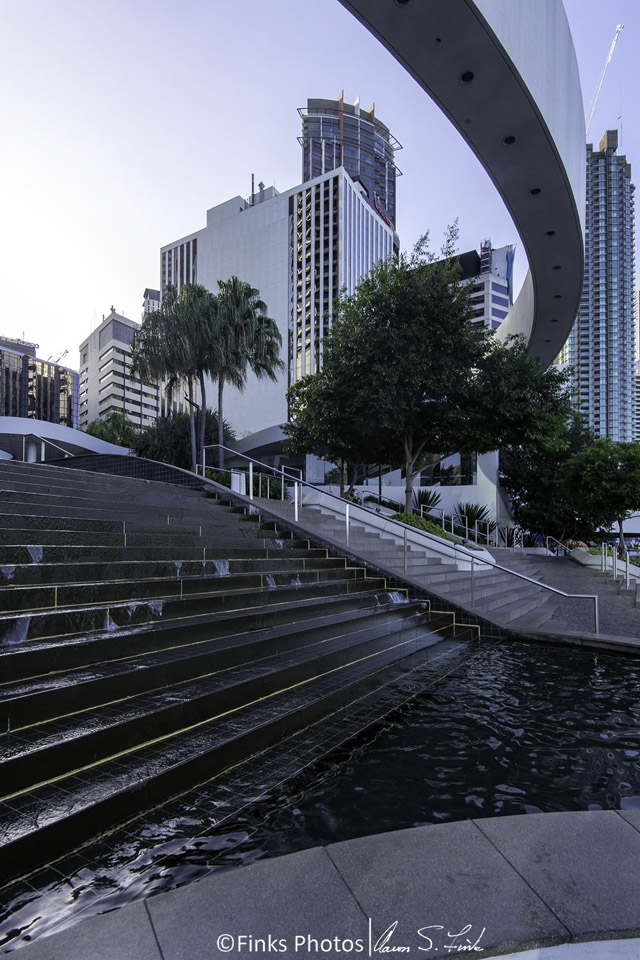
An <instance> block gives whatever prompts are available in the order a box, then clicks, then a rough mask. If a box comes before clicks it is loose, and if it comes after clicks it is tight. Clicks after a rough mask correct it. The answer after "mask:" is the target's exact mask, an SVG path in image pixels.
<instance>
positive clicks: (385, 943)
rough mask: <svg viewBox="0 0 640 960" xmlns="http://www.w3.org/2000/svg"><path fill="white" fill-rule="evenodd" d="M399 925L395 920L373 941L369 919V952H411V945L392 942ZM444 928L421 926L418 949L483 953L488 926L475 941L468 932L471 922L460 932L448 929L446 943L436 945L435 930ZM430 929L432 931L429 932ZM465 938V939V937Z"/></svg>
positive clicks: (439, 925) (427, 951) (433, 925)
mask: <svg viewBox="0 0 640 960" xmlns="http://www.w3.org/2000/svg"><path fill="white" fill-rule="evenodd" d="M397 927H398V921H397V920H394V921H393V923H392V924H390V925H389V926H388V927H387V929H386V930H385V931H384V933H382V934H381V935H380V936H379V937H378V939H377V940H376V941H375V942H374V941H373V928H372V923H371V920H369V954H370V956H372V955H373V954H375V953H383V954H387V953H411V947H409V946H401V945H399V944H394V943H392V942H391V941H392V939H393V936H394V934H395V932H396V929H397ZM438 930H444V927H443V925H442V924H439V923H432V924H430V925H429V926H426V927H420V928H419V930H417V934H418V936H419V937H420V945H419V946H418V950H420V951H422V952H423V953H431V952H436V951H438V950H442V951H443V952H444V951H446V952H447V953H481V952H482V951H483V949H484V948H483V947H481V946H480V941H481V940H482V937H483V936H484V934H485V930H486V927H483V928H482V930H481V931H480V934H479V935H478V936H477V937H476V939H475V941H473V942H472V940H471V938H470V937H469V936H468V934H469V933H470V932H471V924H470V923H467V924H465V926H464V927H463V928H462V930H460V931H459V932H458V933H453V932H451V931H447V933H446V934H444V935H443V936H444V938H445V939H446V941H447V942H446V943H442V944H441V945H440V947H437V946H435V943H434V939H435V937H436V933H435V931H438ZM427 931H430V933H427ZM463 938H464V939H463Z"/></svg>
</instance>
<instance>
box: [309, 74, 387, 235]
mask: <svg viewBox="0 0 640 960" xmlns="http://www.w3.org/2000/svg"><path fill="white" fill-rule="evenodd" d="M298 112H299V114H300V116H301V118H302V136H301V137H299V143H300V145H301V147H302V179H303V181H307V180H314V179H315V178H316V177H319V176H322V174H324V173H329V172H330V171H331V170H337V169H338V167H344V168H345V170H346V171H347V173H348V174H349V176H350V177H351V179H352V180H353V181H354V182H355V183H359V184H361V186H362V189H363V194H364V197H365V198H366V200H367V202H368V203H369V205H370V206H371V207H372V208H373V209H374V210H375V211H376V213H378V214H379V215H380V216H381V217H382V218H383V219H384V220H385V221H386V222H387V223H388V224H389V226H390V227H393V229H394V230H395V226H396V177H397V176H398V175H399V174H400V170H398V168H397V166H396V163H395V152H396V150H401V149H402V147H401V145H400V143H399V142H398V141H397V140H396V139H395V137H393V136H392V134H391V133H390V131H389V128H388V127H387V126H385V124H384V123H381V122H380V120H378V118H377V117H376V115H375V104H372V105H371V107H370V108H369V109H368V110H362V109H361V108H360V98H359V97H358V98H357V99H356V102H355V103H354V104H351V103H345V102H344V96H343V94H342V93H341V94H340V96H339V97H338V99H337V100H307V106H306V108H305V107H300V108H299V110H298Z"/></svg>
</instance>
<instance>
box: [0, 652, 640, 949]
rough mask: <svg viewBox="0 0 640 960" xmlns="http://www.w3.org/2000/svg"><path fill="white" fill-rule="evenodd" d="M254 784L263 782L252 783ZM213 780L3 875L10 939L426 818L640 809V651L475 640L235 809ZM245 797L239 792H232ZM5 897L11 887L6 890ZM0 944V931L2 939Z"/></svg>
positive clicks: (4, 929) (3, 918) (0, 922)
mask: <svg viewBox="0 0 640 960" xmlns="http://www.w3.org/2000/svg"><path fill="white" fill-rule="evenodd" d="M244 788H245V790H246V795H247V798H248V799H250V798H251V796H252V791H253V794H255V793H256V790H255V784H254V783H251V782H247V783H246V784H245V785H244ZM227 805H228V809H229V810H231V803H230V798H229V800H228V799H227V798H226V797H225V792H224V790H222V789H221V788H220V787H219V786H217V787H216V786H215V784H214V783H212V784H209V785H205V786H202V787H199V788H196V789H195V790H191V791H189V793H188V794H185V796H184V797H182V798H178V799H176V800H172V801H170V802H169V803H168V804H166V805H164V806H163V807H158V808H156V809H154V810H152V811H149V812H148V814H146V815H145V816H144V817H142V818H140V819H139V820H138V821H136V822H134V823H130V824H128V825H127V827H125V828H124V829H123V830H120V831H116V832H114V833H113V834H111V835H109V836H106V837H103V838H101V839H100V840H99V841H98V842H97V843H95V844H93V845H91V846H89V847H86V848H83V849H82V850H80V851H79V853H78V854H76V855H74V857H72V858H67V859H66V860H64V861H59V862H58V863H57V864H54V866H53V868H49V870H48V871H47V872H46V873H43V874H42V875H41V877H40V878H39V879H38V877H36V876H34V877H32V878H31V879H30V881H29V882H28V883H27V884H24V885H23V886H22V887H21V888H20V889H14V890H13V891H7V895H6V896H5V898H4V901H2V902H3V904H4V907H3V910H2V914H1V915H0V945H2V944H3V943H5V944H6V947H5V949H10V948H11V947H12V946H17V945H18V943H19V942H24V939H28V938H32V937H35V936H38V935H40V934H41V933H42V932H44V931H45V930H50V929H52V927H53V926H56V925H57V924H58V923H59V921H60V919H61V918H67V919H69V920H71V919H73V918H74V917H75V916H77V914H78V912H79V911H85V913H84V915H85V916H86V915H90V914H91V913H92V912H101V911H102V910H105V909H110V908H112V907H114V906H119V905H121V904H123V903H126V902H129V901H131V900H135V899H138V898H140V897H143V896H149V895H151V894H152V893H155V892H159V891H160V890H166V889H169V888H170V887H172V886H176V885H178V884H181V883H185V882H187V881H188V880H191V879H195V878H196V877H198V876H201V875H203V874H204V873H206V872H208V871H209V870H211V869H212V868H214V869H215V868H217V867H222V868H224V867H229V866H233V865H235V864H239V863H248V862H251V861H252V860H255V859H258V858H260V857H264V856H273V855H278V854H283V853H290V852H292V851H295V850H300V849H303V848H305V847H313V846H317V845H319V844H327V843H332V842H335V841H339V840H346V839H350V838H353V837H357V836H362V835H364V834H368V833H379V832H382V831H386V830H396V829H400V828H403V827H411V826H416V825H420V824H427V823H442V822H445V821H453V820H464V819H467V818H471V817H491V816H499V815H509V814H523V813H540V812H549V811H556V810H599V809H640V660H637V659H635V658H632V657H624V656H616V655H614V656H612V655H608V654H594V653H591V652H586V651H581V650H577V649H576V650H574V649H569V648H560V647H551V646H542V645H537V644H527V643H509V642H505V643H489V642H486V643H478V644H476V645H473V646H470V647H469V655H468V656H467V657H466V658H465V660H464V662H462V663H461V664H460V666H459V667H458V668H457V669H456V670H455V671H454V673H453V674H451V675H450V676H448V677H446V678H445V679H444V680H442V681H441V682H439V683H437V684H435V685H434V686H432V687H429V688H427V689H425V691H424V692H423V693H422V694H420V695H419V696H417V697H416V698H414V699H413V700H412V701H410V702H409V703H408V704H406V705H405V707H404V708H402V710H401V711H399V712H398V713H397V714H395V715H394V716H393V717H392V719H391V720H389V721H387V722H386V723H384V724H383V725H382V724H379V725H378V727H377V728H375V729H374V730H372V731H370V732H369V733H368V734H366V735H363V736H361V737H360V738H359V739H357V740H355V741H351V743H350V744H349V745H346V746H343V747H341V748H339V749H338V750H336V751H334V752H333V753H332V754H331V755H330V757H327V758H325V759H324V760H321V761H319V762H318V763H317V764H316V765H315V766H314V767H313V768H311V769H309V770H307V771H305V772H303V773H302V774H300V775H298V776H297V777H295V779H293V780H290V781H288V782H286V783H284V784H283V785H281V786H280V787H279V788H277V789H275V790H271V791H269V792H268V793H267V794H266V795H265V796H263V797H262V798H261V799H259V800H258V801H257V802H255V803H252V804H250V805H248V806H247V807H246V808H245V809H244V811H243V812H242V813H241V814H237V813H234V815H233V816H231V817H226V815H225V809H226V808H227ZM234 810H235V808H234ZM0 899H1V894H0ZM0 949H1V946H0Z"/></svg>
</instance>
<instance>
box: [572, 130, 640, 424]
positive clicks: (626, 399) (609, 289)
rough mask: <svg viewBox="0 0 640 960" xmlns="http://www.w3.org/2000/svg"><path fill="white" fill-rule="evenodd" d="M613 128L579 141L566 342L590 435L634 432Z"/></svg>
mask: <svg viewBox="0 0 640 960" xmlns="http://www.w3.org/2000/svg"><path fill="white" fill-rule="evenodd" d="M617 149H618V131H617V130H607V132H606V133H605V135H604V137H603V138H602V140H601V141H600V149H599V150H597V151H596V150H594V149H593V144H591V143H588V144H587V208H586V220H585V270H584V285H583V288H582V300H581V302H580V312H579V314H578V318H577V320H576V322H575V324H574V326H573V329H572V331H571V334H570V337H569V342H568V351H567V353H568V361H569V363H570V365H571V366H572V367H573V370H574V379H573V395H574V401H575V405H576V407H577V409H578V410H579V412H580V413H582V414H583V415H584V416H585V417H586V419H587V422H588V424H589V426H590V427H591V429H592V430H593V432H594V433H595V434H596V436H597V437H610V438H611V439H612V440H617V441H620V442H623V443H627V442H629V441H631V440H632V439H633V435H634V406H635V404H634V392H635V378H634V353H635V341H636V332H635V328H634V316H633V315H634V303H633V297H634V233H633V223H634V199H633V194H634V190H635V187H634V185H633V184H632V183H631V165H630V164H629V163H627V158H626V157H625V156H618V154H617V152H616V151H617Z"/></svg>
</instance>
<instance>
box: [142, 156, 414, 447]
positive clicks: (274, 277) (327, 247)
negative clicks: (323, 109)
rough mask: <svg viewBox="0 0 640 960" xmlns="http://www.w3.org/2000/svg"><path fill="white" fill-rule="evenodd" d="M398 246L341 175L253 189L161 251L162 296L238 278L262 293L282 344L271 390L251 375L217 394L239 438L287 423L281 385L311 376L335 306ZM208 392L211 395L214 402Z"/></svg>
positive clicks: (360, 190)
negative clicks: (280, 366) (239, 386)
mask: <svg viewBox="0 0 640 960" xmlns="http://www.w3.org/2000/svg"><path fill="white" fill-rule="evenodd" d="M397 245H398V240H397V237H396V235H395V233H394V231H393V228H392V227H391V226H390V225H389V223H388V222H386V221H385V219H384V218H383V217H382V216H380V215H379V214H378V213H377V211H376V210H375V209H374V208H373V207H372V206H371V204H370V203H369V202H368V199H367V194H366V190H365V188H364V186H363V185H362V184H361V183H359V182H358V181H355V180H353V179H352V178H351V176H350V175H349V174H348V173H347V172H346V170H345V169H344V168H343V167H339V168H337V169H335V170H331V171H329V172H327V173H325V174H323V175H322V176H318V177H315V178H314V179H313V180H309V181H308V182H306V183H303V184H301V185H300V186H297V187H294V188H293V189H291V190H287V191H286V192H284V193H278V191H277V190H276V189H275V187H268V188H265V187H264V185H263V184H259V188H258V191H257V192H256V193H255V194H253V195H252V196H251V197H249V198H248V199H246V200H245V199H243V198H242V197H234V198H233V199H231V200H227V201H226V203H221V204H219V205H218V206H216V207H213V208H212V209H210V210H208V211H207V224H206V226H205V227H204V228H203V229H202V230H198V231H196V232H194V233H192V234H189V235H188V236H186V237H183V238H182V239H181V240H178V241H176V242H174V243H170V244H167V245H166V246H164V247H162V250H161V254H160V269H161V277H162V289H163V290H164V289H165V288H166V286H167V284H173V285H174V286H176V287H178V288H179V287H180V286H181V285H182V284H183V283H201V284H203V285H204V286H205V287H206V288H207V289H208V290H211V291H212V292H214V293H215V292H217V290H218V280H227V279H228V278H229V277H231V276H234V275H235V276H237V277H239V278H240V279H241V280H244V281H246V282H247V283H250V284H251V285H252V286H253V287H256V288H257V289H258V290H259V291H260V295H261V298H262V299H263V300H264V301H265V303H266V304H267V308H268V313H269V316H270V317H272V318H273V319H274V320H275V321H276V323H277V325H278V329H279V331H280V333H281V335H282V350H281V357H282V359H283V360H284V362H285V364H286V372H285V373H284V374H283V375H282V377H281V379H279V380H278V382H277V383H272V382H271V381H259V380H257V379H256V378H255V377H254V376H253V375H252V374H249V377H248V381H247V386H246V389H245V391H244V392H243V393H241V392H239V391H237V390H235V389H233V388H232V387H230V386H227V387H225V394H224V410H223V412H224V416H225V419H227V420H228V421H229V422H230V423H231V425H232V426H233V428H234V429H235V430H236V432H237V434H238V436H240V437H243V436H247V435H249V434H252V433H255V432H257V431H259V430H263V429H265V428H267V427H272V426H275V425H278V424H282V423H284V422H285V421H286V420H287V401H286V391H287V387H288V385H289V384H291V383H293V382H295V381H296V380H298V379H299V378H300V377H302V376H304V375H305V374H307V373H314V372H315V371H317V370H318V366H319V363H320V361H321V357H322V348H323V341H324V337H325V336H326V334H327V332H328V330H329V327H330V323H331V314H332V305H333V303H334V300H335V299H336V297H337V296H338V294H339V293H340V291H342V290H343V289H346V291H347V293H352V292H353V291H354V290H355V288H356V287H357V285H358V283H359V281H360V280H361V279H362V277H364V276H365V275H366V274H367V273H368V272H369V270H370V269H371V267H372V266H373V265H374V264H375V263H377V262H378V261H379V260H381V259H383V258H386V257H388V256H390V255H391V254H392V252H393V250H394V247H396V248H397ZM213 395H214V394H213V392H212V393H211V396H213Z"/></svg>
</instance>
